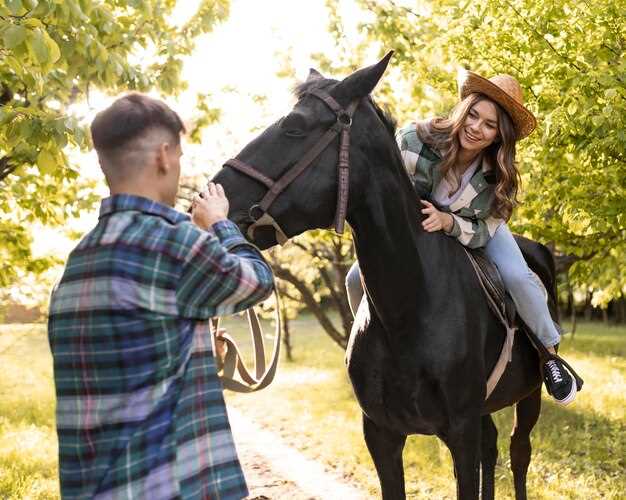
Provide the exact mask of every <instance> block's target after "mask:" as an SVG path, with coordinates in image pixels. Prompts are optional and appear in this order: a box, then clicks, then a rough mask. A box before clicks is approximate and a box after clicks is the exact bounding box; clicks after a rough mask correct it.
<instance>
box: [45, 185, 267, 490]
mask: <svg viewBox="0 0 626 500" xmlns="http://www.w3.org/2000/svg"><path fill="white" fill-rule="evenodd" d="M271 290H272V272H271V270H270V268H269V267H268V265H267V264H266V263H265V261H264V260H263V257H262V256H261V254H260V253H259V252H258V250H257V249H256V248H255V247H253V246H252V245H250V244H248V243H247V242H246V240H245V239H244V238H243V236H242V235H241V233H240V232H239V230H238V229H237V227H236V226H235V225H234V224H233V223H232V222H229V221H222V222H218V223H216V224H214V225H213V227H212V231H202V230H201V229H199V228H198V227H197V226H195V225H194V224H193V223H192V222H191V221H190V220H189V217H188V216H187V215H185V214H182V213H180V212H177V211H176V210H173V209H172V208H169V207H166V206H164V205H161V204H159V203H156V202H154V201H151V200H148V199H145V198H140V197H137V196H131V195H116V196H113V197H111V198H107V199H105V200H103V201H102V206H101V208H100V219H99V222H98V225H97V226H96V227H95V228H94V229H93V230H92V231H91V232H90V233H88V234H87V235H86V236H85V237H84V238H83V239H82V241H81V242H80V243H79V244H78V246H77V247H76V248H75V249H74V250H73V251H72V252H71V254H70V256H69V259H68V262H67V266H66V268H65V272H64V274H63V277H62V279H61V281H60V282H59V284H58V285H57V286H56V287H55V289H54V290H53V292H52V297H51V302H50V315H49V322H48V332H49V339H50V347H51V350H52V355H53V358H54V380H55V385H56V395H57V411H56V421H57V432H58V438H59V469H60V481H61V494H62V496H63V497H64V498H81V499H82V498H94V497H95V498H99V499H126V498H137V499H144V498H145V499H174V498H181V499H209V498H210V499H214V500H217V499H220V500H226V499H240V498H242V497H245V496H246V495H247V494H248V491H247V488H246V483H245V480H244V477H243V473H242V470H241V466H240V464H239V461H238V459H237V453H236V450H235V445H234V443H233V438H232V434H231V430H230V425H229V422H228V417H227V414H226V408H225V405H224V399H223V395H222V385H221V383H220V382H219V380H218V378H217V374H216V367H215V361H214V357H213V351H212V341H211V338H210V331H209V321H208V320H209V318H210V317H212V316H216V315H223V314H231V313H234V312H237V311H241V310H243V309H246V308H248V307H250V306H251V305H253V304H254V303H256V302H258V301H260V300H262V299H263V298H265V297H266V296H268V295H269V294H270V292H271Z"/></svg>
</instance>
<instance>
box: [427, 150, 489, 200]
mask: <svg viewBox="0 0 626 500" xmlns="http://www.w3.org/2000/svg"><path fill="white" fill-rule="evenodd" d="M481 159H482V155H478V156H477V157H476V158H475V159H474V161H473V162H472V163H471V164H470V166H469V167H467V170H465V172H463V176H462V177H461V185H460V186H459V189H457V190H456V191H455V192H454V194H452V195H451V196H450V190H451V189H452V188H453V186H452V184H450V182H449V181H448V179H447V178H445V177H443V178H442V179H441V182H439V185H438V186H437V187H436V188H435V192H434V193H433V198H434V200H435V201H436V202H437V203H439V204H440V205H445V206H449V205H452V204H453V203H454V202H455V201H456V200H457V198H458V197H459V196H461V193H462V192H463V190H464V189H465V188H466V187H467V185H468V184H469V181H470V179H471V178H472V175H474V172H476V169H477V168H478V166H479V165H480V161H481Z"/></svg>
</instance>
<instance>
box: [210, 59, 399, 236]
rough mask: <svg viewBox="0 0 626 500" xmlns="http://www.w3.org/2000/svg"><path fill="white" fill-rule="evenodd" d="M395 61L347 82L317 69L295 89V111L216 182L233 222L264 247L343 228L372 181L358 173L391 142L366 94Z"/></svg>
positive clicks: (363, 172) (361, 72) (250, 146)
mask: <svg viewBox="0 0 626 500" xmlns="http://www.w3.org/2000/svg"><path fill="white" fill-rule="evenodd" d="M391 55H392V53H391V52H390V53H389V54H387V55H386V56H385V57H384V58H383V59H382V60H381V61H380V62H378V63H377V64H375V65H372V66H369V67H367V68H363V69H360V70H358V71H356V72H355V73H353V74H352V75H350V76H348V77H347V78H345V79H344V80H342V81H337V80H332V79H327V78H324V77H323V76H322V75H321V74H320V73H318V72H317V71H315V70H311V72H310V74H309V77H308V79H307V80H306V81H305V82H304V83H303V84H301V85H300V86H299V87H298V88H297V90H296V97H298V102H297V103H296V105H295V106H294V107H293V109H292V111H291V112H290V113H289V114H288V115H286V116H284V117H283V118H281V119H280V120H278V121H277V122H275V123H274V124H272V125H271V126H269V127H268V128H267V129H266V130H265V131H264V132H262V133H261V135H259V136H258V137H257V138H256V139H254V140H253V141H252V142H250V143H249V144H248V145H247V146H246V147H245V148H244V149H243V150H242V151H241V152H240V153H239V154H238V155H237V157H236V158H235V159H234V160H230V161H229V162H227V163H226V164H225V166H224V167H223V168H222V169H221V170H220V171H219V172H218V173H217V175H216V176H215V177H214V179H213V181H214V182H218V183H220V184H222V186H223V187H224V189H225V191H226V194H227V196H228V199H229V201H230V212H229V217H230V219H231V220H233V221H234V222H236V223H237V224H238V225H239V227H240V228H241V229H242V231H243V232H244V234H247V236H248V238H250V239H251V240H253V241H254V242H255V243H256V244H257V245H258V246H259V247H261V248H269V247H271V246H273V245H275V244H276V243H278V242H281V243H282V242H283V241H282V240H284V239H285V238H291V237H293V236H296V235H298V234H300V233H302V232H304V231H307V230H309V229H314V228H328V227H331V226H333V225H335V227H336V229H337V230H338V231H341V230H342V229H343V220H344V219H345V217H346V215H349V213H350V210H351V209H352V207H354V205H356V204H358V201H359V194H360V193H362V192H363V189H364V186H365V184H366V183H367V181H368V173H367V171H366V169H363V168H359V167H360V166H362V165H364V164H366V163H367V161H368V160H371V158H368V155H371V151H370V149H371V147H370V145H371V144H372V143H375V141H377V137H376V135H377V134H385V138H386V140H387V141H389V137H390V136H389V132H388V130H386V128H385V124H384V123H383V122H382V121H381V120H380V117H379V114H378V113H377V111H376V110H375V108H374V106H373V105H372V102H371V100H370V99H369V97H368V95H369V93H370V92H371V91H372V90H373V89H374V87H375V86H376V84H377V83H378V81H379V80H380V78H381V76H382V75H383V73H384V71H385V69H386V67H387V64H388V62H389V59H390V57H391ZM338 137H339V139H337V138H338ZM342 144H343V147H342V146H341V145H342ZM341 149H342V150H343V151H340V150H341ZM348 152H349V156H348V155H347V154H346V153H348ZM348 167H349V168H348ZM348 171H349V176H348V175H347V173H348ZM346 192H348V193H349V196H346Z"/></svg>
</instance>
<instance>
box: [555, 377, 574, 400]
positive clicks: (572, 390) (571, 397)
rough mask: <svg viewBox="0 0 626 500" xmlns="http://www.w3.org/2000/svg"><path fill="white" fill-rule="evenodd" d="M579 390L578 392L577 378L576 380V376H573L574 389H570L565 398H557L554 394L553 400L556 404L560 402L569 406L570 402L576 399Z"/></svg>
mask: <svg viewBox="0 0 626 500" xmlns="http://www.w3.org/2000/svg"><path fill="white" fill-rule="evenodd" d="M577 392H578V389H577V388H576V380H574V378H573V377H572V389H571V390H570V391H569V394H568V395H567V396H566V397H565V398H563V399H556V398H555V397H554V396H552V400H553V401H554V402H555V403H556V404H559V405H561V406H567V405H568V404H570V403H571V402H572V401H574V400H575V399H576V393H577Z"/></svg>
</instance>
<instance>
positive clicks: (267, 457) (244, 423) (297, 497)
mask: <svg viewBox="0 0 626 500" xmlns="http://www.w3.org/2000/svg"><path fill="white" fill-rule="evenodd" d="M228 414H229V417H230V423H231V425H232V428H233V435H234V436H235V441H236V443H237V451H238V453H239V458H240V460H241V463H242V465H243V469H244V473H245V475H246V480H247V482H248V488H249V489H250V499H258V500H261V499H272V500H273V499H289V500H311V499H315V500H318V499H320V500H335V499H341V500H364V499H366V498H367V495H366V494H365V493H363V492H362V491H359V490H358V489H357V488H356V487H354V486H353V485H350V484H348V483H346V482H345V481H343V480H342V479H341V478H339V477H338V476H337V475H336V474H334V473H333V472H331V471H329V470H327V469H325V468H324V467H323V466H322V465H320V464H319V463H317V462H314V461H312V460H310V459H308V458H306V457H304V456H303V455H302V454H301V453H300V452H299V451H297V450H295V449H293V448H291V447H289V446H288V445H287V444H286V443H285V442H284V441H283V440H282V439H281V438H280V437H279V436H277V435H276V434H274V433H272V432H270V431H268V430H266V429H263V428H261V427H260V426H258V425H257V424H256V423H254V422H253V421H252V420H250V419H249V418H247V417H246V416H244V415H243V414H242V413H241V412H239V411H238V410H236V409H235V408H233V407H232V406H231V407H229V409H228Z"/></svg>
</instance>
